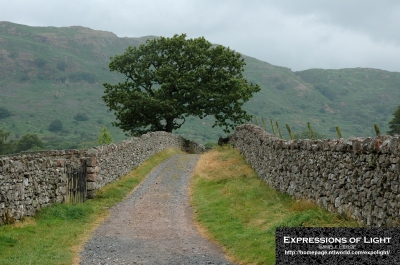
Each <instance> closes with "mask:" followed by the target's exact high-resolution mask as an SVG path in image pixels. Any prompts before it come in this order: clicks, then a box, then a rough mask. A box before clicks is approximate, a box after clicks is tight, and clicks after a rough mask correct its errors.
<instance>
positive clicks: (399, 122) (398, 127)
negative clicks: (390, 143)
mask: <svg viewBox="0 0 400 265" xmlns="http://www.w3.org/2000/svg"><path fill="white" fill-rule="evenodd" d="M393 116H394V117H393V119H392V120H391V121H389V128H390V131H388V132H387V133H388V134H390V135H393V134H400V106H398V107H397V110H396V111H395V112H394V113H393Z"/></svg>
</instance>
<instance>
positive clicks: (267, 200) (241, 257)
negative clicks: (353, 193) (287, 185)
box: [190, 146, 358, 264]
mask: <svg viewBox="0 0 400 265" xmlns="http://www.w3.org/2000/svg"><path fill="white" fill-rule="evenodd" d="M190 193H191V204H192V206H193V209H194V211H195V216H194V218H195V221H196V223H197V225H198V226H199V227H200V230H201V231H205V234H206V236H207V237H208V238H209V239H211V240H213V241H215V242H218V243H219V244H220V245H221V246H222V247H223V248H224V249H225V251H226V252H227V254H228V256H229V258H230V259H231V260H232V261H234V262H237V263H239V264H275V228H276V227H302V226H303V227H357V226H358V224H357V223H356V222H355V221H353V220H349V219H347V218H345V217H343V216H341V215H336V214H332V213H330V212H328V211H326V210H323V209H321V208H320V207H318V206H316V205H315V204H313V203H312V202H309V201H301V200H294V199H292V198H291V197H290V196H289V195H287V194H283V193H280V192H278V191H276V190H273V189H271V188H270V187H269V186H268V185H267V184H266V183H265V182H264V181H263V180H261V179H260V178H259V177H258V176H257V174H256V173H255V172H254V171H253V169H252V168H251V167H250V166H249V165H248V164H247V163H246V161H245V159H244V157H243V156H242V155H240V154H239V152H238V151H237V150H236V149H234V148H232V147H229V146H225V147H217V148H214V149H212V150H211V151H209V152H207V153H205V154H203V155H202V157H201V158H200V160H199V162H198V164H197V167H196V169H195V172H194V176H193V179H192V183H191V190H190Z"/></svg>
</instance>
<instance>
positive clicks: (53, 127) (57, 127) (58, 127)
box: [49, 120, 63, 132]
mask: <svg viewBox="0 0 400 265" xmlns="http://www.w3.org/2000/svg"><path fill="white" fill-rule="evenodd" d="M62 130H63V123H62V121H60V120H53V121H52V122H50V125H49V131H51V132H60V131H62Z"/></svg>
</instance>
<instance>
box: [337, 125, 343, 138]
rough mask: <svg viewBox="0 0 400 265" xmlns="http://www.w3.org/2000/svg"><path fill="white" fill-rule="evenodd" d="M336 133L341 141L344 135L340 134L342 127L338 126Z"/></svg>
mask: <svg viewBox="0 0 400 265" xmlns="http://www.w3.org/2000/svg"><path fill="white" fill-rule="evenodd" d="M336 132H337V134H338V136H339V139H340V138H342V133H341V132H340V127H339V126H336Z"/></svg>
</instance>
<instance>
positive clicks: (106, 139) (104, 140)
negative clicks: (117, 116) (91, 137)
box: [97, 126, 114, 145]
mask: <svg viewBox="0 0 400 265" xmlns="http://www.w3.org/2000/svg"><path fill="white" fill-rule="evenodd" d="M113 141H114V140H113V138H112V136H111V133H110V132H109V131H108V130H107V127H106V126H104V127H103V129H101V131H100V132H99V135H98V136H97V142H98V143H99V144H101V145H103V144H111V143H112V142H113Z"/></svg>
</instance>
